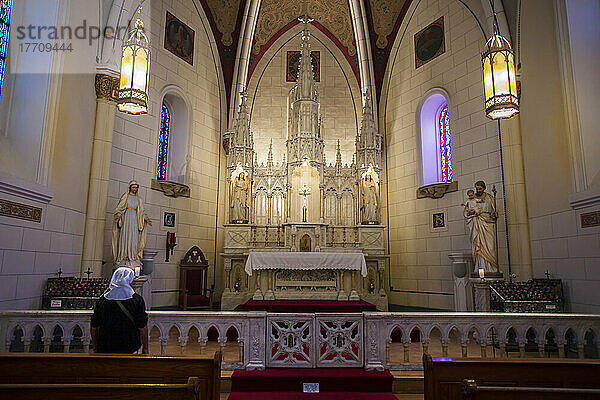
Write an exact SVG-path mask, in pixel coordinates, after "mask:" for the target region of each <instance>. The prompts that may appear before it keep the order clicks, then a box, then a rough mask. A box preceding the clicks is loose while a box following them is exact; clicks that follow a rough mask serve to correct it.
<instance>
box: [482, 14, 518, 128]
mask: <svg viewBox="0 0 600 400" xmlns="http://www.w3.org/2000/svg"><path fill="white" fill-rule="evenodd" d="M486 46H487V51H486V52H485V53H483V55H482V58H483V86H484V91H485V113H486V115H487V116H488V117H489V118H491V119H499V118H509V117H512V116H513V115H515V114H517V113H518V112H519V98H518V97H517V78H516V75H515V59H514V55H513V52H512V48H511V46H510V43H509V42H508V40H506V39H505V38H504V37H503V36H502V35H500V34H499V33H498V31H497V29H496V26H494V35H493V36H492V37H491V38H490V39H489V40H488V41H487V43H486Z"/></svg>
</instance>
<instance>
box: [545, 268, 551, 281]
mask: <svg viewBox="0 0 600 400" xmlns="http://www.w3.org/2000/svg"><path fill="white" fill-rule="evenodd" d="M544 275H546V279H550V271H548V270H546V273H545V274H544Z"/></svg>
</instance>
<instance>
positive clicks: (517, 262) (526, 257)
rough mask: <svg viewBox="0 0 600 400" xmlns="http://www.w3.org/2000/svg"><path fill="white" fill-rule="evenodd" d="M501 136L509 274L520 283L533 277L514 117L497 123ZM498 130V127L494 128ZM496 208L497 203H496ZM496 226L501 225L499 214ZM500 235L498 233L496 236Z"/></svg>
mask: <svg viewBox="0 0 600 400" xmlns="http://www.w3.org/2000/svg"><path fill="white" fill-rule="evenodd" d="M499 127H500V130H501V135H502V158H503V164H504V181H505V183H504V185H505V189H506V216H507V218H508V240H509V243H508V245H509V247H510V258H511V265H512V272H513V273H515V274H517V275H518V277H519V280H520V281H526V280H527V279H531V278H532V277H533V266H532V260H531V242H530V235H529V216H528V214H527V197H526V194H525V187H526V183H525V170H524V166H523V146H522V141H521V122H520V117H519V116H518V115H516V116H514V117H512V118H510V119H507V120H504V121H502V123H501V124H499ZM496 129H498V128H496ZM496 203H497V205H498V203H499V201H498V200H497V201H496ZM498 224H504V216H503V215H500V218H499V219H498ZM499 234H500V235H502V233H499Z"/></svg>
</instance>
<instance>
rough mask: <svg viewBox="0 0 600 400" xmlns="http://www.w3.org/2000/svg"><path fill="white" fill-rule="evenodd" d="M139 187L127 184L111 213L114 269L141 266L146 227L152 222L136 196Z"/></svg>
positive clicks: (135, 184)
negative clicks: (125, 190)
mask: <svg viewBox="0 0 600 400" xmlns="http://www.w3.org/2000/svg"><path fill="white" fill-rule="evenodd" d="M139 188H140V185H138V183H137V182H136V181H131V182H129V185H128V186H127V192H125V193H123V195H122V196H121V199H120V200H119V203H118V204H117V208H115V211H114V213H113V215H114V219H113V231H112V234H113V235H112V255H113V261H114V263H115V267H129V268H131V269H134V268H136V267H141V265H142V251H143V250H144V247H146V225H150V226H152V221H151V220H150V218H148V216H147V215H146V213H145V212H144V204H143V203H142V199H141V198H140V197H139V196H138V190H139Z"/></svg>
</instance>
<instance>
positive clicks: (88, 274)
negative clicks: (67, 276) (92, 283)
mask: <svg viewBox="0 0 600 400" xmlns="http://www.w3.org/2000/svg"><path fill="white" fill-rule="evenodd" d="M84 274H87V278H88V279H90V275H91V274H93V272H92V270H91V269H90V267H88V269H87V271H85V272H84Z"/></svg>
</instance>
